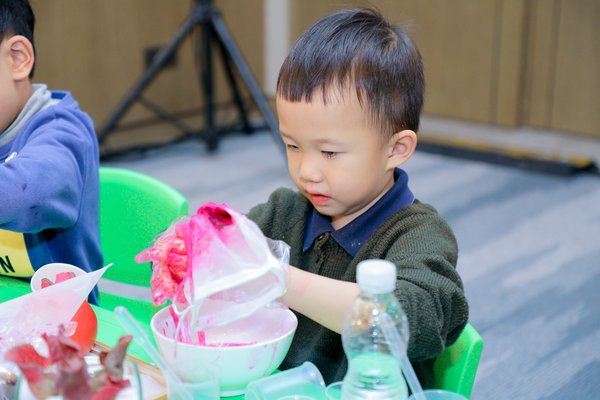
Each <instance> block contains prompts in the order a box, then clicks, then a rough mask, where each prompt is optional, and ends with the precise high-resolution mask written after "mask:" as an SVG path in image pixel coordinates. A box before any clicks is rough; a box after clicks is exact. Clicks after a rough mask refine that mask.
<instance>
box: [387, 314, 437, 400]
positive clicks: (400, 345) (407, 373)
mask: <svg viewBox="0 0 600 400" xmlns="http://www.w3.org/2000/svg"><path fill="white" fill-rule="evenodd" d="M381 320H382V324H381V328H382V329H383V334H384V336H385V338H386V340H387V342H388V343H389V345H390V349H391V350H392V353H393V355H394V356H395V357H396V358H397V359H398V360H400V367H401V368H402V372H403V373H404V377H405V378H406V382H407V383H408V387H410V391H411V392H412V393H413V396H414V398H415V400H426V399H425V395H424V394H423V388H422V387H421V384H420V383H419V380H418V379H417V375H416V374H415V370H414V369H413V367H412V364H411V363H410V360H409V359H408V356H407V355H406V344H405V343H404V342H403V340H402V338H401V337H400V334H399V333H398V330H397V329H396V325H395V324H394V321H392V318H391V317H390V315H389V314H388V313H383V314H382V315H381Z"/></svg>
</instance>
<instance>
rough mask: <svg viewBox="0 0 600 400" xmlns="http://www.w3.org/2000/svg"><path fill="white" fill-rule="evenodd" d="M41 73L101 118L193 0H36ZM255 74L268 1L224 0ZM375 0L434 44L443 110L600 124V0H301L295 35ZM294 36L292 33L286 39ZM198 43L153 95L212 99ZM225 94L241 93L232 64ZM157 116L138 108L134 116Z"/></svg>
mask: <svg viewBox="0 0 600 400" xmlns="http://www.w3.org/2000/svg"><path fill="white" fill-rule="evenodd" d="M31 1H32V4H33V5H34V9H35V11H36V15H37V17H38V26H37V32H36V40H37V50H38V60H37V74H36V81H39V82H46V83H48V84H49V85H50V86H51V87H52V88H64V89H67V90H71V91H72V92H73V93H74V94H75V96H76V97H77V98H78V100H79V101H80V103H81V105H82V107H83V108H85V109H86V110H87V111H88V112H89V113H90V114H91V115H92V117H94V119H95V120H96V121H97V123H99V122H101V121H103V120H104V119H105V118H106V116H107V115H108V114H109V113H110V112H111V111H112V109H113V108H114V106H115V105H116V104H117V102H118V101H119V100H120V99H121V98H122V96H123V95H124V94H125V93H127V92H128V91H129V89H130V88H131V86H132V85H133V83H134V82H135V81H136V80H137V79H138V78H139V77H140V76H141V74H142V71H143V68H144V55H143V53H144V49H146V48H147V47H149V46H160V45H162V44H164V43H166V42H167V41H168V40H169V39H171V37H172V36H173V35H174V34H175V32H176V31H177V29H178V28H179V26H180V24H181V23H182V22H183V20H184V19H185V18H186V17H187V16H188V15H189V11H190V9H191V7H192V5H193V4H194V2H193V1H191V0H190V1H184V0H52V1H47V0H31ZM215 4H216V5H217V7H218V8H219V9H220V10H221V11H222V13H223V16H224V18H225V21H226V23H227V25H228V27H229V29H230V30H231V33H232V35H233V37H234V38H235V40H236V41H237V43H238V45H239V47H240V49H241V50H242V53H243V54H244V55H245V57H246V59H247V61H248V64H249V66H250V68H251V69H252V71H253V72H254V75H255V77H256V78H257V80H258V81H259V83H260V82H261V81H262V76H263V69H264V68H263V58H264V57H263V54H264V51H263V26H264V25H263V1H262V0H244V1H240V0H216V2H215ZM355 5H374V6H375V7H377V8H379V9H380V10H381V11H382V12H383V13H384V15H386V17H387V18H388V19H390V20H392V21H394V22H400V23H406V24H408V30H409V34H410V35H411V36H412V37H413V38H414V40H415V41H416V43H417V45H418V46H419V48H420V50H421V53H422V54H423V57H424V60H425V66H426V79H427V91H426V102H425V112H426V113H428V114H431V115H438V116H444V117H451V118H457V119H464V120H469V121H477V122H485V123H492V124H501V125H506V126H522V125H526V126H533V127H540V128H547V129H555V130H561V131H566V132H573V133H583V134H588V135H600V73H599V71H600V39H599V38H600V24H597V23H596V21H598V20H600V2H599V1H597V0H528V1H522V0H481V1H472V0H453V1H451V2H449V1H446V0H371V1H366V0H364V1H361V0H328V1H322V0H290V8H291V12H290V22H289V23H290V31H291V36H292V37H291V38H290V39H291V40H292V41H293V40H295V39H296V38H297V37H298V36H299V35H300V34H301V32H302V31H304V30H305V29H306V28H307V27H308V26H309V25H310V24H312V23H313V22H314V21H316V20H317V19H318V18H319V17H321V16H323V15H325V14H327V13H330V12H332V11H334V10H336V9H340V8H342V7H350V6H355ZM282 40H284V39H282ZM193 49H194V43H193V42H192V40H187V41H186V42H185V45H184V46H183V47H182V49H181V50H180V52H179V53H178V55H177V66H175V67H174V68H170V69H167V70H164V71H163V72H162V73H161V75H160V77H159V79H157V80H156V82H155V83H153V84H152V86H151V88H150V90H149V91H148V92H147V94H146V96H147V97H148V98H150V99H152V100H156V101H158V102H159V103H160V104H161V105H163V106H165V107H166V108H167V109H168V110H169V111H178V110H186V109H190V108H192V107H198V106H200V105H201V103H202V98H201V95H200V89H199V83H198V77H197V75H198V69H197V68H196V66H195V65H194V60H193ZM215 67H216V68H215V70H216V73H217V76H216V81H217V88H218V89H217V97H218V99H219V100H225V99H229V98H230V96H229V92H228V90H227V87H226V85H225V83H224V79H223V73H222V69H221V68H220V64H218V63H217V64H215ZM145 115H148V112H147V111H145V110H144V109H142V108H141V107H139V106H138V107H136V108H135V109H134V110H133V111H132V112H131V113H130V115H128V118H127V119H135V118H138V117H140V116H145Z"/></svg>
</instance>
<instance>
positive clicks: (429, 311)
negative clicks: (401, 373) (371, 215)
mask: <svg viewBox="0 0 600 400" xmlns="http://www.w3.org/2000/svg"><path fill="white" fill-rule="evenodd" d="M311 211H312V205H311V204H310V203H309V202H308V201H307V200H306V199H305V198H304V197H303V196H302V195H300V194H299V193H297V192H294V191H292V190H290V189H278V190H276V191H275V192H273V194H272V195H271V196H270V198H269V200H268V202H267V203H265V204H261V205H258V206H256V207H254V208H253V209H252V210H250V212H249V213H248V214H247V216H248V217H249V218H250V219H252V220H253V221H255V222H256V223H257V224H258V226H259V227H260V228H261V230H262V231H263V233H264V234H265V236H267V237H269V238H271V239H275V240H283V241H285V242H286V243H288V244H289V245H290V247H291V249H290V264H291V265H293V266H295V267H298V268H301V269H303V270H306V271H310V272H314V273H317V274H319V275H323V276H327V277H329V278H334V279H339V280H344V281H350V282H356V265H357V264H358V263H359V262H360V261H362V260H366V259H373V258H377V259H386V260H390V261H392V262H394V263H395V264H396V266H397V267H398V281H397V285H396V296H397V297H398V300H399V301H400V303H401V304H402V307H403V308H404V311H405V312H406V315H407V317H408V321H409V326H410V340H409V345H408V355H409V358H410V359H411V361H412V362H413V365H414V367H415V369H416V370H417V374H418V375H419V378H420V380H421V383H422V384H423V386H426V387H428V386H431V384H432V376H433V375H432V373H433V359H434V358H435V357H436V356H437V355H438V354H440V353H441V352H442V351H443V350H444V348H445V346H446V345H448V344H451V343H452V342H454V341H455V340H456V338H457V337H458V335H459V334H460V332H461V331H462V328H463V327H464V326H465V324H466V322H467V318H468V306H467V302H466V299H465V296H464V291H463V286H462V281H461V279H460V277H459V275H458V273H457V272H456V259H457V252H458V250H457V245H456V239H455V238H454V234H453V233H452V231H451V229H450V227H449V226H448V224H447V223H446V222H445V221H444V220H443V219H442V217H440V216H439V214H438V213H437V212H436V211H435V209H434V208H433V207H431V206H429V205H426V204H423V203H420V202H419V201H417V200H415V202H414V204H412V205H410V206H407V207H405V208H403V209H402V210H400V211H398V212H397V213H395V214H394V215H392V216H391V217H390V218H388V219H387V220H386V221H385V222H384V223H383V224H382V225H381V226H380V227H379V228H378V229H377V231H376V232H375V233H374V234H373V236H372V237H371V238H370V239H369V240H368V241H367V242H366V243H365V244H364V245H363V246H362V248H361V249H360V251H359V252H358V254H357V255H356V257H355V258H352V256H350V255H349V254H348V253H346V251H344V249H343V248H342V247H341V246H340V245H338V244H337V242H336V241H335V240H334V239H333V238H332V237H331V235H330V234H329V233H326V234H324V235H322V236H321V237H319V238H318V239H317V240H316V241H315V242H314V244H313V246H312V247H311V248H310V249H309V250H308V251H307V252H305V253H303V252H302V245H303V241H304V230H305V227H306V222H307V220H308V216H309V215H310V213H311ZM297 316H298V329H297V331H296V334H295V336H294V340H293V343H292V347H291V349H290V351H289V353H288V355H287V357H286V358H285V360H284V361H283V364H282V365H281V367H280V368H281V369H287V368H292V367H295V366H298V365H300V364H302V363H303V362H304V361H311V362H313V363H314V364H315V365H316V366H317V367H318V368H319V370H320V371H321V373H322V374H323V377H324V379H325V381H326V382H327V383H330V382H333V381H337V380H341V379H342V378H343V377H344V375H345V373H346V369H347V360H346V357H345V354H344V351H343V348H342V342H341V338H340V335H339V334H337V333H335V332H333V331H331V330H329V329H327V328H325V327H323V326H321V325H319V324H318V323H316V322H314V321H312V320H310V319H309V318H307V317H305V316H303V315H301V314H298V313H297Z"/></svg>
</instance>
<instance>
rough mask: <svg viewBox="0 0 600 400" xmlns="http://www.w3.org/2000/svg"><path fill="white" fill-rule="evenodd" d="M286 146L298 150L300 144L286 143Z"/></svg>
mask: <svg viewBox="0 0 600 400" xmlns="http://www.w3.org/2000/svg"><path fill="white" fill-rule="evenodd" d="M285 148H286V149H288V150H298V146H296V145H293V144H286V145H285Z"/></svg>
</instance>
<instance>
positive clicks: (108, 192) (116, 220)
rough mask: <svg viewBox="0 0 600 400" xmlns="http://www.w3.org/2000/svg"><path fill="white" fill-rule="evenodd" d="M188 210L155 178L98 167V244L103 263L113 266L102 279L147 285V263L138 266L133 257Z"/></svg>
mask: <svg viewBox="0 0 600 400" xmlns="http://www.w3.org/2000/svg"><path fill="white" fill-rule="evenodd" d="M188 207H189V205H188V201H187V199H186V198H185V197H184V196H183V195H182V194H181V193H179V192H178V191H176V190H175V189H173V188H172V187H171V186H169V185H167V184H166V183H164V182H162V181H160V180H158V179H155V178H153V177H150V176H148V175H145V174H142V173H139V172H135V171H131V170H127V169H123V168H112V167H101V168H100V241H101V247H102V253H103V256H104V262H105V264H108V263H111V262H112V263H114V265H113V266H112V267H111V268H109V269H108V270H107V271H106V273H105V274H104V276H103V278H105V279H110V280H113V281H118V282H125V283H129V284H134V285H139V286H149V285H150V277H151V275H152V272H151V269H150V264H149V263H148V265H143V264H137V263H136V262H135V259H134V257H135V256H136V255H137V254H138V253H139V252H140V251H142V250H143V249H145V248H147V247H149V246H150V245H151V244H152V242H153V240H154V239H155V238H156V236H158V234H160V233H161V232H162V231H164V230H165V229H166V228H168V227H169V225H171V223H172V222H173V221H175V220H176V219H177V218H178V217H180V216H183V215H187V213H188Z"/></svg>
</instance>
